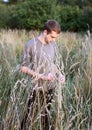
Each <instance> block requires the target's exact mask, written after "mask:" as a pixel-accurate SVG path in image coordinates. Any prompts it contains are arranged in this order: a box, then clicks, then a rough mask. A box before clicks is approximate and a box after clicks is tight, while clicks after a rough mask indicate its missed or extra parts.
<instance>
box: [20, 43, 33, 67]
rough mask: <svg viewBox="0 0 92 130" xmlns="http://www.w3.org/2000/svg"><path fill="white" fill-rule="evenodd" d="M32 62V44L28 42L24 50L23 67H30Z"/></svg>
mask: <svg viewBox="0 0 92 130" xmlns="http://www.w3.org/2000/svg"><path fill="white" fill-rule="evenodd" d="M31 61H32V48H31V45H30V42H28V43H27V44H26V46H25V48H24V52H23V55H22V63H21V66H27V67H30V65H31Z"/></svg>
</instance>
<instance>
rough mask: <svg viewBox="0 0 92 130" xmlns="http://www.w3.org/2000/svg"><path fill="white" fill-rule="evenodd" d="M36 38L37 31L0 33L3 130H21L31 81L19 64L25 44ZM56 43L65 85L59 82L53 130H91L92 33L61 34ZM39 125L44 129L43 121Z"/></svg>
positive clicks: (53, 110) (0, 87) (53, 106)
mask: <svg viewBox="0 0 92 130" xmlns="http://www.w3.org/2000/svg"><path fill="white" fill-rule="evenodd" d="M34 35H35V36H36V35H38V32H36V31H30V32H27V31H25V30H14V31H13V30H7V31H5V30H1V31H0V124H1V129H4V130H19V127H20V122H21V121H22V118H23V113H24V112H25V109H26V104H27V100H28V98H27V97H28V95H29V91H30V82H29V79H28V77H27V76H26V75H24V74H22V73H21V72H20V71H19V68H18V64H20V61H21V54H22V51H23V48H24V45H25V43H26V41H27V40H29V39H31V38H32V37H33V36H34ZM57 42H58V47H59V52H60V54H62V58H63V61H64V66H65V74H66V83H65V85H64V86H62V85H61V84H60V83H59V82H58V84H57V88H56V91H55V97H54V99H53V103H52V111H51V114H52V118H51V119H52V121H53V123H54V129H55V130H91V129H92V94H91V93H92V37H91V34H90V33H89V32H87V33H86V34H84V35H80V34H76V33H69V32H67V33H61V35H60V36H59V37H58V39H57ZM57 65H58V62H57ZM38 115H39V114H38ZM39 116H40V115H39ZM37 118H38V117H37ZM35 120H37V119H35ZM37 122H38V124H35V129H36V130H39V129H40V130H41V127H40V126H41V125H40V121H39V120H38V121H37ZM30 129H31V127H30Z"/></svg>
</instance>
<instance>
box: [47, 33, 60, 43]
mask: <svg viewBox="0 0 92 130" xmlns="http://www.w3.org/2000/svg"><path fill="white" fill-rule="evenodd" d="M58 35H59V34H57V32H55V31H52V32H51V33H47V31H46V32H45V42H46V43H50V42H54V41H55V39H56V38H57V37H58Z"/></svg>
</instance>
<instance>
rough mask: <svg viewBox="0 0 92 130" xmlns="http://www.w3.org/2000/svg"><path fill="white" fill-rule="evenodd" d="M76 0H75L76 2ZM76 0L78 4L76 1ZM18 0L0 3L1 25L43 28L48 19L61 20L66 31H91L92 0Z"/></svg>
mask: <svg viewBox="0 0 92 130" xmlns="http://www.w3.org/2000/svg"><path fill="white" fill-rule="evenodd" d="M74 2H75V3H74ZM76 2H77V3H76ZM87 2H88V3H85V0H84V3H82V0H80V1H79V3H78V0H74V1H73V0H70V3H69V2H68V0H62V1H60V0H19V1H18V0H16V2H13V0H11V2H9V3H4V2H1V3H0V28H5V29H7V28H11V29H15V28H17V29H28V30H30V29H33V30H40V29H42V26H43V23H44V22H45V21H46V20H47V19H56V20H58V21H59V23H60V25H61V27H62V30H63V31H73V32H80V31H81V32H83V31H86V30H88V29H89V30H90V31H91V32H92V0H88V1H87Z"/></svg>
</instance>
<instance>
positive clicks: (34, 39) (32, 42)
mask: <svg viewBox="0 0 92 130" xmlns="http://www.w3.org/2000/svg"><path fill="white" fill-rule="evenodd" d="M36 39H37V38H36V37H35V38H32V39H30V40H29V41H27V43H26V47H31V46H33V45H34V44H35V43H36Z"/></svg>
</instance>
